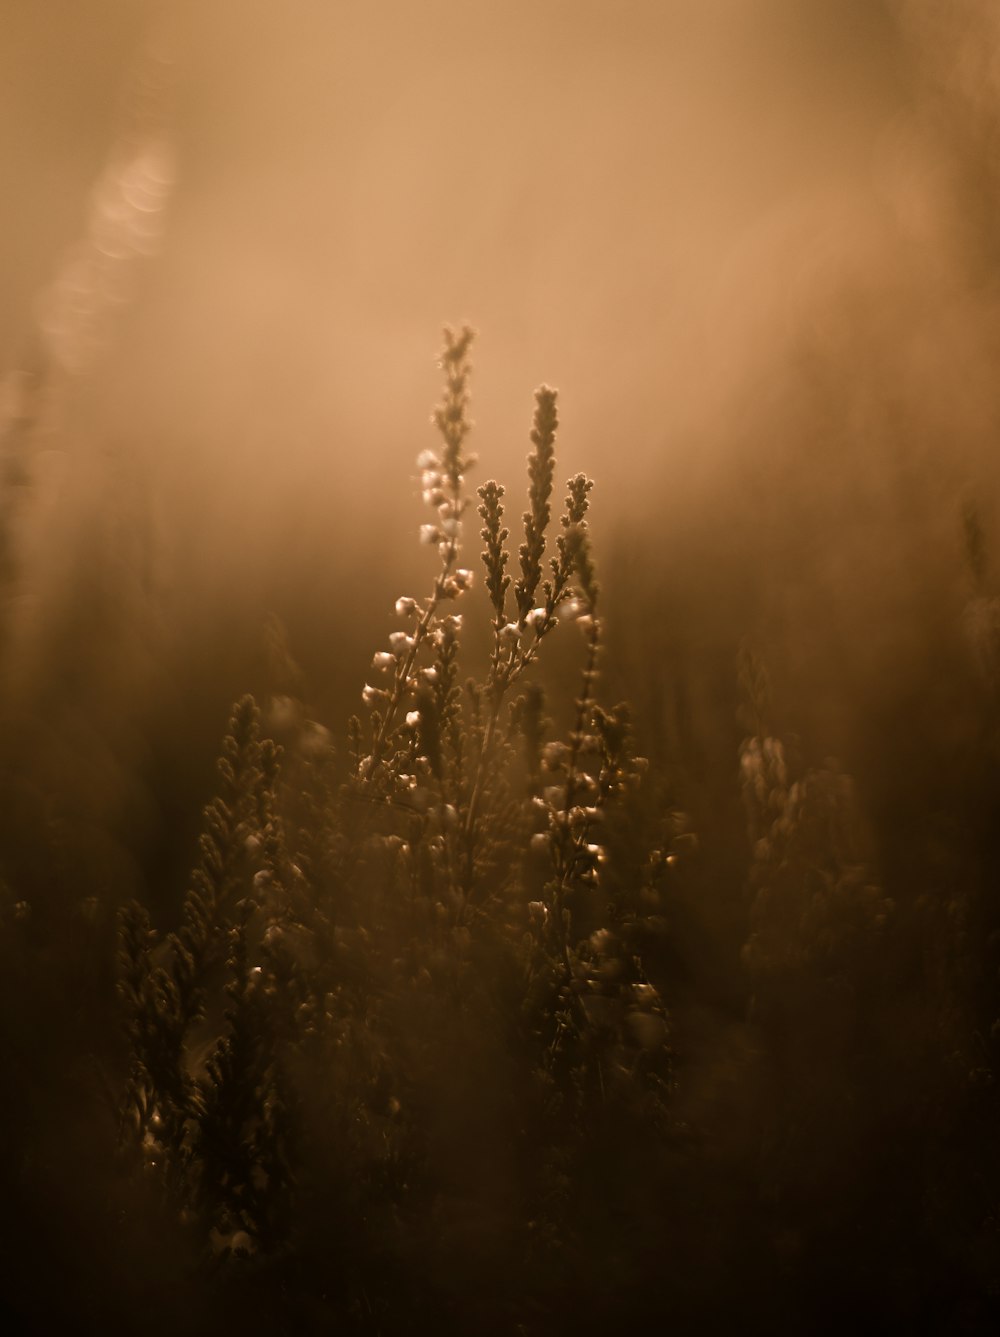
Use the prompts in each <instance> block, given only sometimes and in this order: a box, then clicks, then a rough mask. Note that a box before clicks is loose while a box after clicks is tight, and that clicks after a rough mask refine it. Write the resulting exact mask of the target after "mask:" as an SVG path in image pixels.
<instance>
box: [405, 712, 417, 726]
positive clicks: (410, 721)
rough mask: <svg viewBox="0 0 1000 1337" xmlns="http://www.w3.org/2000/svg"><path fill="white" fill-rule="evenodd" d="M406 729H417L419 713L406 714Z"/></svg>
mask: <svg viewBox="0 0 1000 1337" xmlns="http://www.w3.org/2000/svg"><path fill="white" fill-rule="evenodd" d="M406 727H407V728H408V729H417V728H419V727H420V711H419V710H409V711H407V713H406Z"/></svg>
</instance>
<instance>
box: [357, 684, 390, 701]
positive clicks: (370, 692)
mask: <svg viewBox="0 0 1000 1337" xmlns="http://www.w3.org/2000/svg"><path fill="white" fill-rule="evenodd" d="M383 696H385V692H383V691H382V689H381V687H373V686H372V685H371V683H370V682H366V683H365V689H364V691H363V692H362V693H361V700H362V701H363V702H364V703H365V705H366V706H373V705H374V704H375V702H376V701H378V700H379V698H380V697H383Z"/></svg>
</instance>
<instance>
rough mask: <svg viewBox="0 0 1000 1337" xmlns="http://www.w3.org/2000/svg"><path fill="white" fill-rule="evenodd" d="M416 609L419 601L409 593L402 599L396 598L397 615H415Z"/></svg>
mask: <svg viewBox="0 0 1000 1337" xmlns="http://www.w3.org/2000/svg"><path fill="white" fill-rule="evenodd" d="M416 611H417V601H416V599H411V598H410V596H409V595H404V596H403V597H402V598H401V599H397V600H396V616H397V617H413V615H414V613H415V612H416Z"/></svg>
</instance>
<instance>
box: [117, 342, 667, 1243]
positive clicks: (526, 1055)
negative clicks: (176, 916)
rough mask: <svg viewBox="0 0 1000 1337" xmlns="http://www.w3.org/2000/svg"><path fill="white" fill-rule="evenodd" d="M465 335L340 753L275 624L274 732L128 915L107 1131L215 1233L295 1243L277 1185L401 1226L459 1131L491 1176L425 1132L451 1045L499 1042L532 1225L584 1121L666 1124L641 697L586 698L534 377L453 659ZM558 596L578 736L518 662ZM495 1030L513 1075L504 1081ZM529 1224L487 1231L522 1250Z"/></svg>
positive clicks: (210, 1235) (462, 1099) (548, 443)
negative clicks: (184, 884)
mask: <svg viewBox="0 0 1000 1337" xmlns="http://www.w3.org/2000/svg"><path fill="white" fill-rule="evenodd" d="M471 343H472V332H471V331H470V330H469V329H464V330H462V331H461V332H458V333H455V332H452V331H447V332H446V340H445V347H444V352H443V356H442V362H441V365H442V369H443V372H444V379H445V388H444V396H443V398H442V401H441V403H440V404H439V406H438V408H437V409H436V411H435V413H434V418H433V422H434V425H435V427H436V429H437V432H438V436H439V442H440V444H439V446H438V447H437V449H428V450H425V451H424V452H422V454H421V456H420V458H419V460H418V467H419V468H420V470H421V483H422V493H423V501H424V504H425V505H426V506H427V507H428V508H429V510H430V515H431V518H430V519H429V520H427V521H425V523H424V524H423V525H422V527H421V531H420V538H421V541H422V543H423V545H425V546H426V547H428V548H429V549H430V550H431V551H432V552H433V553H434V554H435V555H436V559H437V572H436V574H435V575H433V576H432V578H431V581H430V588H429V592H428V593H427V594H426V595H424V596H423V597H422V598H421V597H417V596H415V595H409V594H408V595H403V596H401V597H400V598H399V599H398V601H397V603H396V607H395V613H396V617H397V618H398V619H399V623H400V626H399V628H398V629H397V630H394V631H393V632H392V633H391V634H390V636H389V638H388V645H387V647H386V648H384V649H380V650H378V651H377V652H376V653H375V655H374V658H373V661H372V670H373V673H372V678H373V681H371V682H369V683H368V684H366V685H365V687H364V691H363V693H362V708H363V709H362V712H361V713H359V715H357V716H355V717H354V718H352V720H351V721H350V722H349V726H348V738H347V746H346V749H345V755H344V757H343V759H342V760H341V761H340V762H339V763H338V761H337V759H336V758H335V757H334V753H333V750H332V747H331V745H330V738H329V734H328V733H327V731H326V730H325V728H324V727H323V726H322V725H320V724H318V723H317V722H316V721H313V720H311V719H310V718H309V711H308V709H307V707H306V706H305V704H304V702H303V700H302V695H301V692H302V681H301V674H300V673H299V671H298V670H297V667H296V666H295V665H294V661H293V660H292V659H291V655H290V652H289V650H288V647H287V642H286V640H285V638H284V635H283V631H282V629H281V627H280V625H279V624H277V623H272V625H271V627H270V628H269V645H270V657H271V662H272V681H273V682H274V684H275V688H276V690H275V693H274V695H273V696H272V698H271V702H270V706H269V709H268V712H267V715H266V717H265V719H266V722H267V725H268V727H270V728H271V729H272V730H273V731H274V732H275V733H277V734H279V735H281V736H282V739H283V743H284V745H285V746H284V750H282V748H280V747H279V746H278V745H277V744H276V743H274V742H272V741H271V740H270V739H267V738H264V739H262V738H261V736H260V733H261V721H260V718H259V714H258V711H257V709H256V706H255V705H254V703H253V701H252V700H251V699H250V698H245V699H244V700H243V701H241V702H240V703H239V704H238V705H237V706H236V707H235V709H234V714H233V718H232V720H231V722H230V730H229V733H228V735H227V737H226V740H225V743H224V748H223V756H222V758H221V760H220V763H219V769H220V777H221V788H220V792H219V794H218V795H217V797H216V798H215V799H213V801H212V802H211V803H210V804H209V806H208V807H207V808H206V809H205V813H204V824H203V833H202V836H201V843H200V853H199V861H198V864H197V866H196V868H195V871H194V874H193V876H192V882H191V889H190V891H189V892H188V895H187V897H186V899H185V902H184V906H183V911H182V915H181V922H180V925H179V927H178V928H177V930H176V931H175V932H173V933H171V934H169V935H168V936H167V937H166V938H165V939H162V940H161V939H160V938H159V937H158V936H157V935H156V934H155V933H154V932H153V930H152V929H151V927H150V924H149V920H148V916H147V915H146V913H145V911H144V910H142V909H141V908H140V907H139V906H138V905H133V906H131V907H130V908H128V909H126V910H125V911H124V912H123V914H122V919H121V933H120V962H121V968H120V986H119V987H120V993H121V996H122V1000H123V1003H124V1007H125V1017H126V1027H127V1033H128V1039H129V1045H130V1053H131V1058H130V1076H129V1082H128V1087H127V1091H126V1096H125V1101H124V1106H123V1115H122V1128H123V1138H124V1141H125V1143H126V1145H130V1146H132V1147H133V1148H135V1149H136V1152H137V1154H138V1155H139V1156H140V1158H141V1159H142V1160H143V1161H144V1163H145V1165H146V1166H147V1169H148V1171H149V1172H150V1173H151V1174H153V1175H154V1177H155V1178H156V1180H157V1182H159V1183H161V1184H162V1187H163V1191H164V1192H165V1194H166V1198H167V1201H168V1202H170V1203H172V1204H173V1210H174V1211H175V1212H178V1213H179V1214H180V1217H181V1219H182V1220H183V1221H184V1222H185V1223H186V1224H187V1226H188V1227H189V1228H190V1229H192V1230H194V1231H195V1233H196V1234H197V1235H198V1236H199V1237H200V1238H201V1239H202V1241H203V1244H204V1245H205V1246H206V1247H208V1246H209V1245H211V1247H212V1248H214V1250H215V1251H216V1252H217V1253H222V1254H226V1255H229V1254H233V1253H234V1252H239V1253H241V1254H249V1253H257V1252H259V1253H261V1254H267V1253H273V1252H274V1250H276V1249H278V1248H279V1247H287V1246H288V1245H289V1244H290V1242H291V1240H292V1238H293V1235H294V1231H293V1227H292V1224H291V1223H292V1221H293V1220H294V1216H295V1212H294V1205H295V1204H296V1203H298V1207H299V1212H300V1217H301V1214H302V1213H303V1212H304V1213H305V1216H306V1217H308V1216H309V1214H310V1212H311V1211H318V1210H322V1209H321V1208H320V1207H319V1205H318V1204H319V1203H320V1202H321V1201H323V1200H326V1201H327V1202H329V1197H330V1195H331V1194H333V1195H334V1196H335V1197H336V1198H337V1203H338V1205H337V1208H336V1211H335V1216H336V1218H337V1219H339V1220H341V1221H343V1220H345V1218H347V1217H350V1216H351V1215H352V1214H354V1215H357V1216H360V1217H364V1218H365V1219H381V1220H382V1222H383V1228H384V1230H385V1231H387V1232H388V1233H389V1234H390V1235H391V1236H393V1237H394V1238H396V1239H397V1243H398V1247H399V1248H403V1247H404V1246H403V1244H402V1242H401V1241H402V1238H403V1237H402V1236H401V1235H400V1233H399V1232H400V1231H401V1230H402V1229H403V1226H402V1225H401V1224H400V1223H401V1222H402V1223H405V1222H406V1221H411V1222H412V1214H413V1213H415V1212H417V1211H422V1212H424V1213H426V1212H427V1211H430V1210H432V1205H433V1203H434V1202H440V1200H441V1199H442V1197H443V1200H444V1201H448V1200H449V1196H450V1195H451V1196H453V1195H454V1194H456V1193H457V1194H459V1195H460V1196H461V1195H462V1194H466V1193H468V1191H469V1189H468V1187H465V1188H461V1189H460V1188H459V1187H458V1183H457V1181H456V1179H455V1175H456V1173H457V1171H456V1169H455V1163H456V1158H457V1163H459V1164H466V1166H467V1168H468V1170H469V1171H470V1173H471V1175H472V1176H473V1180H474V1179H475V1176H477V1175H481V1174H482V1167H483V1162H482V1160H481V1156H482V1154H483V1148H482V1147H479V1148H478V1149H474V1148H468V1149H466V1150H464V1151H463V1150H462V1149H461V1147H460V1146H459V1147H457V1148H456V1147H451V1148H450V1149H449V1150H448V1151H447V1152H443V1151H442V1149H441V1147H440V1145H439V1143H438V1142H437V1138H436V1135H435V1134H434V1132H433V1129H434V1127H435V1126H436V1125H437V1124H439V1123H440V1122H441V1121H442V1120H444V1121H445V1122H446V1123H447V1122H448V1121H449V1120H450V1119H453V1118H455V1117H460V1116H456V1113H455V1110H456V1109H457V1110H461V1109H465V1110H466V1113H470V1112H471V1111H476V1113H475V1114H474V1116H473V1117H474V1118H475V1119H478V1120H480V1121H485V1123H486V1125H487V1126H488V1125H489V1120H490V1116H489V1115H488V1114H487V1111H486V1107H485V1106H484V1105H483V1103H482V1102H483V1099H484V1094H483V1093H482V1092H480V1093H474V1092H470V1091H469V1090H468V1089H467V1087H466V1086H465V1085H464V1081H465V1072H464V1069H465V1068H469V1069H471V1070H473V1071H480V1070H482V1071H483V1073H484V1075H485V1073H486V1072H490V1071H491V1070H493V1071H492V1075H491V1077H490V1078H489V1083H490V1084H489V1085H487V1086H485V1087H484V1092H486V1093H490V1092H491V1093H492V1098H493V1099H497V1100H500V1101H511V1100H515V1101H517V1102H519V1104H520V1109H519V1111H518V1113H517V1114H516V1115H514V1116H512V1117H514V1118H515V1120H516V1122H517V1124H518V1125H519V1126H520V1128H521V1132H520V1134H519V1135H518V1137H517V1138H515V1142H516V1143H517V1144H518V1145H519V1147H520V1150H516V1151H515V1153H514V1154H515V1159H517V1158H522V1159H523V1158H524V1157H527V1158H528V1162H529V1163H531V1164H536V1172H533V1173H532V1175H531V1182H530V1184H526V1185H525V1186H524V1187H523V1189H522V1192H524V1194H525V1195H526V1206H527V1209H528V1214H529V1217H530V1219H531V1221H532V1222H534V1227H533V1228H534V1232H535V1233H534V1235H533V1239H534V1240H535V1244H534V1245H533V1247H536V1248H537V1244H538V1241H541V1240H545V1239H549V1240H550V1242H551V1243H552V1244H553V1245H554V1244H556V1243H558V1242H560V1241H561V1242H562V1243H565V1239H566V1235H565V1232H566V1231H567V1230H569V1229H570V1215H571V1210H570V1201H571V1197H572V1195H571V1193H570V1185H571V1183H572V1179H573V1177H572V1176H571V1175H568V1170H569V1168H570V1166H572V1165H574V1164H575V1165H576V1166H577V1168H578V1169H579V1168H580V1167H581V1166H582V1165H583V1163H584V1161H585V1151H586V1148H587V1146H588V1145H590V1143H591V1141H592V1139H593V1136H594V1130H595V1129H597V1128H602V1129H604V1132H603V1133H602V1136H606V1135H607V1127H608V1121H609V1120H611V1121H612V1123H614V1121H615V1120H616V1119H625V1120H626V1121H631V1124H632V1126H633V1127H634V1128H640V1127H644V1128H647V1129H649V1130H652V1131H651V1133H650V1135H651V1136H654V1137H659V1136H662V1135H663V1133H664V1132H665V1131H666V1130H667V1129H668V1127H669V1108H670V1102H669V1094H670V1087H671V1081H672V1076H671V1063H670V1052H669V1048H668V1027H667V1018H666V1011H665V1008H664V1005H663V1003H662V1000H661V998H660V995H659V993H658V991H657V989H656V988H655V987H654V986H653V985H652V983H651V982H650V980H649V979H648V977H647V975H646V973H645V971H644V969H643V965H642V961H641V957H640V954H639V945H640V938H639V936H638V935H637V933H636V931H635V927H636V911H637V907H641V908H642V910H644V911H648V909H649V903H650V899H651V898H654V899H655V897H656V896H657V895H658V893H657V892H656V891H655V889H654V882H655V881H656V879H657V876H658V873H657V872H656V870H657V869H658V868H663V867H666V866H667V861H669V860H671V859H672V858H673V856H672V855H671V854H670V853H669V852H664V851H663V850H659V849H656V850H654V851H653V854H652V855H651V856H650V857H649V858H648V859H646V860H645V862H643V860H641V859H640V860H638V861H635V860H632V861H631V862H628V861H626V865H627V866H625V867H623V868H622V869H621V870H617V869H616V866H615V865H616V858H615V849H616V847H617V848H620V847H621V844H622V841H621V839H620V831H621V828H622V824H623V823H625V824H627V822H628V815H627V814H628V812H629V810H630V806H631V805H633V804H634V802H635V800H636V798H637V796H638V795H639V793H640V790H641V784H642V777H643V774H644V771H645V763H644V762H643V761H642V759H640V758H638V757H636V756H635V753H634V745H633V740H632V728H631V721H630V716H629V712H628V709H627V707H626V706H624V705H616V706H613V707H605V706H603V705H601V704H600V702H599V700H598V692H599V686H600V659H601V655H602V653H603V623H602V619H601V616H600V611H599V605H600V592H599V588H598V583H597V579H596V574H595V568H594V563H593V559H592V557H591V550H590V531H589V527H588V510H589V497H590V492H591V489H592V483H591V481H590V480H589V479H587V478H585V477H584V476H583V475H576V476H575V477H573V478H571V479H570V481H569V483H568V484H567V487H566V493H565V500H564V502H563V506H562V512H561V515H560V518H559V522H558V527H557V530H556V533H555V537H554V541H553V539H552V537H551V535H550V530H551V528H552V512H551V499H552V494H553V490H554V476H555V474H554V471H555V439H556V432H557V428H558V414H557V395H556V392H555V391H554V390H551V389H549V388H548V387H542V388H541V389H540V390H539V391H537V392H536V396H535V413H534V421H533V425H532V430H531V453H530V454H529V457H528V504H527V508H526V510H525V512H524V515H523V542H522V543H521V545H520V548H519V552H518V565H519V575H518V576H517V578H516V579H513V580H512V578H511V576H510V575H509V574H508V571H507V568H508V566H509V565H510V563H511V553H510V550H509V548H508V541H509V538H510V533H509V529H508V527H507V525H506V524H505V523H504V518H505V506H504V499H505V491H504V488H503V487H502V486H501V485H500V484H498V483H497V482H496V481H494V480H489V481H487V482H486V483H484V484H483V485H482V486H481V487H480V488H479V491H478V497H479V503H480V504H479V507H478V514H479V517H480V519H481V521H482V527H481V530H480V538H481V541H482V548H481V553H480V559H481V565H482V568H483V579H484V584H485V587H486V593H487V597H488V599H489V605H490V609H491V612H492V617H491V621H490V624H489V631H488V635H489V646H488V657H487V658H486V668H485V671H484V673H483V675H482V676H481V677H480V678H478V679H477V678H474V677H471V678H470V677H466V678H463V676H462V668H461V665H462V660H463V635H464V622H463V612H462V609H463V605H464V603H465V602H466V601H467V600H468V599H469V598H470V597H471V591H472V589H473V587H474V584H475V577H474V572H473V570H472V569H470V568H469V567H467V566H464V565H462V553H463V535H464V530H465V527H466V526H467V524H468V522H469V512H470V510H471V506H472V502H471V498H470V497H469V495H468V490H467V486H466V481H465V479H466V474H467V472H468V470H469V469H470V468H471V467H472V464H473V463H474V459H473V457H472V456H471V455H470V454H469V453H468V451H467V449H466V440H467V437H468V435H469V432H470V430H471V422H470V419H469V414H468V406H469V384H470V375H471V365H470V359H469V351H470V347H471ZM560 623H566V624H568V625H569V626H570V627H571V628H575V631H576V634H577V635H579V636H580V638H581V640H582V661H583V662H582V666H581V669H580V680H579V688H578V690H577V693H576V695H575V697H574V698H573V700H572V702H571V708H570V720H571V724H570V728H569V731H568V733H567V735H566V736H565V737H564V738H558V737H555V736H553V732H554V729H553V724H552V721H551V720H550V719H549V717H548V714H547V708H546V703H545V700H544V697H543V694H542V691H541V689H540V687H539V686H538V684H537V683H536V682H534V681H533V680H532V674H531V670H532V669H533V667H534V666H535V665H536V664H537V663H538V661H539V658H540V655H541V654H542V653H543V645H544V643H545V642H546V640H547V639H548V638H549V637H550V636H551V635H553V634H554V633H555V632H556V629H557V627H558V626H559V624H560ZM616 831H617V832H618V837H617V838H616ZM633 864H635V867H633V866H632V865H633ZM644 897H645V900H643V898H644ZM511 1053H513V1054H514V1055H515V1056H516V1061H517V1063H519V1064H520V1065H521V1071H520V1075H516V1074H515V1073H512V1072H509V1073H508V1078H507V1081H508V1083H509V1089H508V1090H506V1091H504V1090H503V1089H498V1090H493V1089H492V1088H493V1086H494V1085H496V1084H497V1082H498V1081H500V1080H501V1079H499V1078H498V1077H497V1075H496V1072H495V1069H496V1067H497V1065H500V1064H503V1065H506V1066H508V1067H509V1064H510V1061H511V1060H510V1055H511ZM501 1086H502V1083H501ZM449 1104H450V1105H452V1106H454V1107H455V1108H454V1109H452V1111H451V1112H450V1113H449V1112H448V1106H449ZM615 1111H618V1113H617V1114H616V1113H615ZM494 1136H495V1134H494ZM505 1137H506V1135H505ZM504 1154H508V1153H507V1152H505V1153H504ZM539 1157H540V1162H538V1158H539ZM296 1167H301V1173H300V1172H299V1171H298V1170H297V1168H296ZM307 1169H308V1173H307ZM305 1181H308V1182H305ZM449 1185H451V1187H450V1188H449ZM324 1186H325V1187H324ZM334 1186H335V1187H334ZM324 1194H326V1198H325V1199H324ZM310 1203H312V1204H313V1206H312V1207H310V1206H309V1204H310ZM327 1210H329V1209H327ZM440 1210H441V1209H440V1205H439V1206H438V1207H433V1212H435V1213H438V1214H440ZM382 1211H385V1212H388V1213H390V1215H389V1216H387V1217H384V1218H382V1217H380V1216H379V1213H380V1212H382ZM373 1214H374V1217H373ZM390 1222H391V1224H390ZM543 1223H544V1224H543ZM425 1226H426V1220H425ZM411 1231H412V1224H411ZM413 1233H414V1234H417V1233H419V1232H416V1231H413ZM404 1234H405V1231H404ZM501 1234H504V1232H501ZM515 1236H517V1232H515ZM519 1238H520V1237H519V1236H518V1237H517V1238H514V1239H512V1238H510V1237H509V1235H508V1234H504V1240H505V1241H506V1242H504V1240H498V1247H501V1248H508V1249H513V1250H514V1251H515V1253H517V1252H518V1251H519V1250H523V1249H525V1248H527V1247H528V1242H527V1241H526V1240H523V1239H521V1240H520V1243H518V1239H519ZM298 1243H299V1245H300V1246H301V1245H302V1240H301V1238H300V1239H299V1240H298Z"/></svg>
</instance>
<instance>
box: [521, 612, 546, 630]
mask: <svg viewBox="0 0 1000 1337" xmlns="http://www.w3.org/2000/svg"><path fill="white" fill-rule="evenodd" d="M547 618H548V613H546V611H545V609H544V608H533V609H532V610H531V612H530V613H527V614H525V618H524V625H525V626H526V627H530V628H531V630H532V631H534V632H537V631H538V630H539V629H540V628H541V627H542V626H543V625H544V624H545V622H546V620H547Z"/></svg>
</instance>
